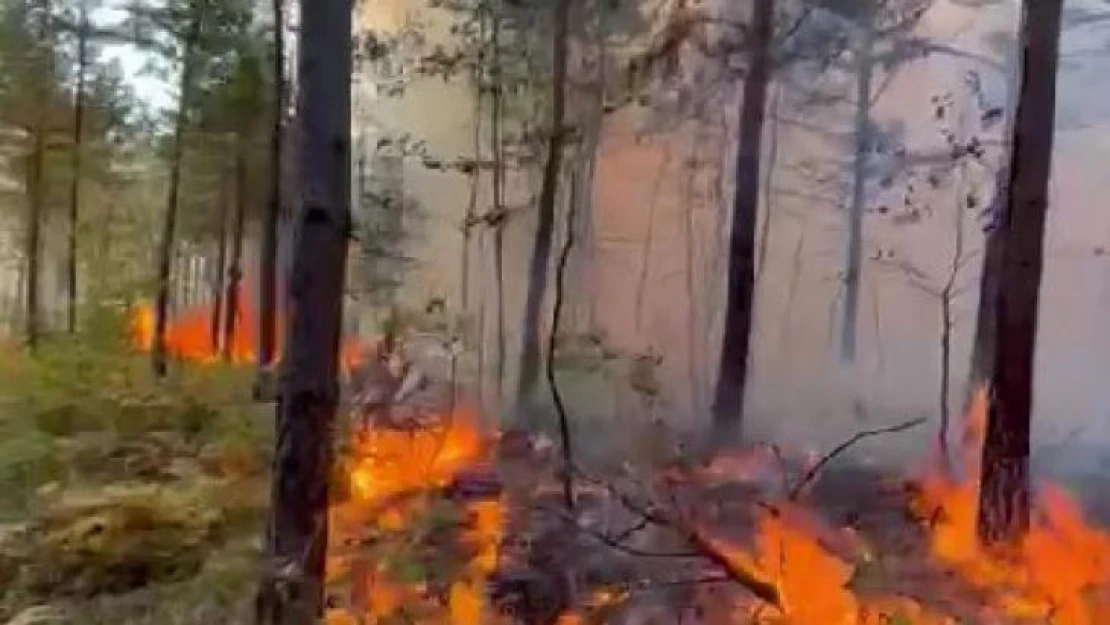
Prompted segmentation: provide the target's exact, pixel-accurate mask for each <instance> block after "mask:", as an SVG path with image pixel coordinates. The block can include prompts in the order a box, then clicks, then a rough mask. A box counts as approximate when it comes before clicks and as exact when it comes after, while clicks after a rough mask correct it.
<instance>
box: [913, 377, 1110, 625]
mask: <svg viewBox="0 0 1110 625" xmlns="http://www.w3.org/2000/svg"><path fill="white" fill-rule="evenodd" d="M986 418H987V397H986V393H985V392H984V391H979V392H978V393H977V394H976V396H975V398H974V401H973V403H972V406H971V409H970V411H969V413H968V415H967V417H966V425H965V428H966V431H965V438H964V450H965V453H966V454H967V459H966V462H967V464H968V465H969V466H970V467H971V468H972V470H970V471H968V475H967V476H966V477H965V478H964V479H962V480H956V479H952V478H948V477H945V476H944V475H943V474H933V475H929V476H926V477H925V478H924V479H923V480H922V481H921V483H920V493H919V494H918V495H917V497H916V498H915V499H914V500H913V501H911V506H912V507H913V509H914V510H915V512H917V514H918V517H919V518H922V519H926V520H927V521H928V523H927V527H928V530H929V537H930V545H931V548H932V553H933V555H934V557H935V558H936V559H937V560H938V561H940V562H942V563H944V564H946V565H947V566H949V567H951V568H952V569H953V570H954V571H955V572H956V573H957V574H958V575H959V576H960V577H961V578H962V579H963V580H964V581H965V582H967V583H969V584H970V585H973V586H975V587H977V588H980V589H982V590H985V591H988V592H989V593H990V594H992V595H993V596H992V601H991V605H989V606H988V607H987V611H988V612H989V613H995V614H998V615H1000V616H1002V617H1007V618H1024V619H1039V620H1041V621H1042V622H1046V619H1047V622H1050V623H1053V624H1057V625H1099V624H1101V623H1110V604H1107V602H1106V599H1105V597H1100V596H1099V595H1100V594H1105V592H1106V591H1107V590H1108V589H1110V588H1108V587H1110V535H1107V533H1106V532H1105V531H1103V530H1101V529H1097V528H1094V527H1091V526H1090V525H1089V524H1088V523H1087V521H1086V519H1085V518H1084V515H1083V513H1082V511H1081V510H1080V509H1079V507H1078V506H1077V505H1076V503H1075V502H1074V501H1073V500H1072V499H1071V497H1070V496H1069V495H1068V494H1067V493H1066V492H1065V491H1064V490H1063V489H1062V488H1060V487H1058V486H1056V485H1051V484H1049V485H1044V486H1042V488H1041V489H1040V492H1038V493H1037V496H1036V498H1035V514H1034V518H1033V523H1032V526H1031V527H1030V530H1029V533H1028V534H1027V535H1026V536H1025V537H1024V539H1023V540H1022V541H1021V543H1020V545H1018V546H1016V547H1009V548H992V549H985V548H983V547H982V546H981V545H980V544H979V542H978V541H977V539H976V531H975V530H976V527H975V518H976V512H977V503H978V495H979V488H978V475H979V471H978V468H979V458H978V450H979V449H980V448H981V447H982V443H983V433H984V431H985V430H984V426H985V424H986ZM1093 591H1102V592H1101V593H1096V592H1093Z"/></svg>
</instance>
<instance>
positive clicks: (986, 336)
mask: <svg viewBox="0 0 1110 625" xmlns="http://www.w3.org/2000/svg"><path fill="white" fill-rule="evenodd" d="M1000 177H1001V176H1000ZM1007 194H1008V191H1007V190H1006V184H1005V183H1004V182H1003V181H1002V180H999V182H998V184H997V186H996V191H995V198H996V199H995V202H993V203H992V206H991V213H992V214H993V215H1001V214H1002V213H1003V212H1005V210H1006V195H1007ZM1003 243H1004V241H1003V239H1002V236H1001V233H1000V232H999V226H998V225H997V224H993V225H992V226H991V229H990V230H988V231H987V234H986V238H985V242H984V246H983V267H982V269H981V272H980V274H979V307H978V309H977V310H976V312H975V335H974V338H973V339H972V348H971V368H970V371H969V372H968V380H967V389H966V396H965V397H964V405H965V408H966V406H967V405H968V404H969V403H970V400H971V398H972V396H974V394H975V390H976V389H979V388H982V387H983V386H985V385H986V384H987V381H988V380H989V379H990V374H991V365H992V363H993V361H994V341H995V332H996V330H995V322H996V320H997V312H996V304H997V302H998V281H999V275H998V274H999V270H1000V269H1001V267H1000V263H1001V262H1002V246H1003Z"/></svg>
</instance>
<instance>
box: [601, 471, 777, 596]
mask: <svg viewBox="0 0 1110 625" xmlns="http://www.w3.org/2000/svg"><path fill="white" fill-rule="evenodd" d="M579 475H582V474H581V473H579ZM584 477H587V479H592V478H588V476H584ZM592 481H594V482H595V483H599V484H601V485H602V486H604V487H605V488H606V490H607V491H608V492H609V494H610V495H611V496H612V497H613V498H614V499H616V500H617V501H618V502H619V503H620V504H621V505H622V506H624V507H625V508H626V509H628V510H629V511H630V512H633V513H635V514H637V515H639V516H640V518H641V519H642V520H644V521H646V522H647V523H650V524H653V525H658V526H660V527H665V528H667V529H669V530H671V531H672V532H674V533H675V534H678V536H679V537H681V538H682V539H683V540H684V541H685V542H686V543H687V544H688V545H689V546H690V547H691V548H692V549H693V551H694V553H693V554H692V555H697V556H700V557H702V558H704V559H706V560H708V561H710V562H711V563H713V564H714V565H716V566H717V568H719V569H721V571H722V572H723V573H724V574H725V575H726V576H727V578H728V580H730V581H732V582H734V583H736V584H737V585H739V586H742V587H743V588H744V589H745V590H747V591H748V592H750V593H752V594H753V595H755V596H756V597H757V598H758V599H760V600H761V601H764V602H765V603H768V604H770V605H772V606H774V607H775V608H777V609H779V610H783V608H784V606H783V599H782V594H781V593H780V592H779V588H778V586H776V585H775V584H774V583H772V582H769V581H767V580H764V579H761V577H760V576H759V574H758V572H757V571H756V568H757V567H756V566H755V565H754V563H745V562H741V561H739V560H737V559H736V558H732V557H729V555H728V554H727V553H726V552H725V550H724V549H722V548H721V547H720V546H719V545H718V544H717V542H716V541H715V540H713V539H712V538H710V537H708V536H707V535H705V534H704V533H702V532H701V531H700V530H699V529H697V528H696V527H694V526H693V525H691V524H689V523H687V522H686V521H685V520H683V519H681V518H679V517H678V516H677V515H675V514H669V513H668V512H666V511H664V510H662V509H661V507H659V506H657V505H654V504H643V503H640V502H638V501H636V500H635V499H633V498H632V497H630V496H629V495H628V494H626V493H624V492H621V491H620V489H618V488H616V487H615V486H613V485H611V484H606V483H604V482H601V481H600V480H596V479H592Z"/></svg>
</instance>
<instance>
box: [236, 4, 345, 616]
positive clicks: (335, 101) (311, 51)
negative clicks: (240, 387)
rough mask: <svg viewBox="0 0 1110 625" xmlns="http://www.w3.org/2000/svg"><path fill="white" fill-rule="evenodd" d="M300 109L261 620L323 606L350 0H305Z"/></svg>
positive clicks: (313, 612)
mask: <svg viewBox="0 0 1110 625" xmlns="http://www.w3.org/2000/svg"><path fill="white" fill-rule="evenodd" d="M300 7H301V19H300V26H301V40H300V42H301V45H300V59H299V63H298V65H299V67H298V75H299V81H300V82H299V87H300V98H299V103H298V108H299V111H298V117H299V118H300V120H301V123H302V124H304V145H303V149H302V152H301V159H302V160H301V175H302V176H303V181H302V184H301V185H300V186H301V193H302V206H301V210H300V213H299V215H298V220H299V224H298V226H299V227H298V238H297V244H296V248H295V250H294V257H293V275H292V279H291V282H290V292H289V301H290V310H289V313H290V316H289V322H288V326H287V335H286V341H285V347H284V353H283V355H282V368H283V375H282V376H281V380H280V382H279V386H278V398H277V409H276V413H277V448H276V451H275V457H274V467H273V481H272V484H273V487H272V493H271V503H270V515H271V516H270V523H269V527H268V528H267V536H266V551H267V556H268V558H267V562H268V570H267V572H266V576H265V579H264V580H263V582H262V586H261V589H260V594H259V601H258V607H259V615H258V616H259V621H260V622H261V623H263V624H265V625H315V624H316V623H317V622H319V619H320V618H321V616H322V613H323V590H324V588H323V586H324V579H323V578H324V559H325V558H324V557H325V552H326V547H327V543H328V540H327V539H328V523H327V516H328V515H327V503H328V481H329V475H330V471H331V460H332V450H331V442H332V441H331V433H332V428H333V420H334V417H335V410H336V405H337V402H338V380H337V377H338V373H339V367H338V360H339V358H338V357H339V341H340V333H341V328H342V316H343V291H344V279H345V273H346V265H347V247H348V240H349V235H350V227H351V215H350V202H351V197H350V168H351V162H350V140H351V136H350V133H351V35H350V34H351V0H314V1H313V2H301V3H300Z"/></svg>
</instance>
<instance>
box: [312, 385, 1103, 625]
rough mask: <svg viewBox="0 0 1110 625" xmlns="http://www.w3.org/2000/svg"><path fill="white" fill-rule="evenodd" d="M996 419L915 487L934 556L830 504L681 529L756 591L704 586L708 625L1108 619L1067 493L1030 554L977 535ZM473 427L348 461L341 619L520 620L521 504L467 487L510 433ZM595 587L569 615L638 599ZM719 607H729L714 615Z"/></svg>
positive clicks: (373, 443) (368, 431) (1040, 516)
mask: <svg viewBox="0 0 1110 625" xmlns="http://www.w3.org/2000/svg"><path fill="white" fill-rule="evenodd" d="M984 419H985V398H984V397H983V396H982V394H980V395H979V396H977V397H976V399H975V401H974V403H973V406H972V409H971V410H970V411H969V414H968V415H967V419H966V423H965V437H964V441H963V446H962V451H963V452H964V454H965V456H966V457H965V460H966V464H965V467H966V469H967V470H966V471H965V475H964V476H963V477H960V478H956V477H953V476H951V475H950V474H948V473H946V472H943V471H933V472H929V473H927V474H926V475H925V476H924V477H922V478H920V479H918V480H915V482H914V483H913V484H912V488H910V495H909V499H908V501H907V502H906V504H907V506H908V508H909V509H910V511H911V512H912V513H913V516H914V517H915V518H916V519H917V520H918V527H919V528H920V531H921V536H922V538H923V539H924V546H925V547H926V548H925V549H923V550H920V552H914V553H897V554H887V553H883V552H882V550H883V549H884V546H883V545H881V544H876V545H872V544H869V543H868V539H867V538H865V537H864V536H863V535H861V534H859V533H857V532H856V531H854V530H852V529H835V528H831V527H829V526H828V525H827V524H825V523H824V522H822V521H821V520H820V519H819V514H818V511H817V510H813V509H809V508H807V507H805V506H804V505H802V504H801V503H799V502H796V501H793V500H779V501H771V502H761V503H757V502H753V506H754V509H755V511H756V514H755V524H754V532H753V540H752V542H751V546H750V547H743V546H741V545H740V544H739V543H734V542H732V541H729V540H724V539H720V538H717V537H715V536H714V533H713V531H711V529H710V528H709V527H708V526H706V527H702V526H700V525H697V526H691V527H690V528H683V527H681V526H679V525H675V526H673V527H671V528H670V529H671V530H673V533H674V534H676V535H677V536H680V537H682V538H684V539H685V540H686V541H687V542H688V543H689V544H690V545H691V546H693V547H694V548H695V551H697V552H699V553H701V554H702V555H703V556H705V559H706V561H707V562H709V563H712V564H714V565H715V566H716V567H717V568H719V569H720V570H722V571H724V572H725V573H726V575H725V577H724V578H723V579H726V580H729V581H733V582H737V583H738V587H743V588H745V589H746V590H748V591H751V592H750V593H746V594H745V595H744V596H743V597H741V598H734V599H731V600H728V601H727V602H726V603H727V604H728V605H729V606H731V607H725V608H723V611H721V608H720V602H719V600H715V599H714V598H713V597H711V596H710V595H708V594H705V593H704V592H702V591H700V590H696V591H695V596H697V597H700V599H697V601H699V602H701V603H704V604H705V607H706V609H705V610H704V615H705V620H704V621H701V622H704V623H707V624H716V623H722V624H727V623H760V624H768V625H769V624H771V623H789V624H790V625H836V624H843V625H853V624H856V625H880V624H890V623H897V624H900V625H941V624H945V625H954V624H956V623H959V622H966V619H967V618H968V615H969V614H972V615H973V616H972V617H971V618H973V619H974V620H973V621H971V622H975V623H1011V622H1027V621H1030V620H1032V621H1035V622H1047V623H1053V624H1055V625H1097V624H1098V623H1104V622H1110V593H1108V592H1107V590H1110V536H1108V535H1107V534H1106V533H1104V532H1103V531H1101V530H1098V529H1095V528H1092V527H1090V526H1088V525H1087V523H1086V521H1085V520H1084V518H1083V515H1082V513H1081V512H1080V511H1079V509H1078V508H1077V506H1076V505H1075V503H1074V502H1072V501H1071V500H1070V499H1069V498H1068V497H1067V496H1066V495H1065V494H1064V492H1063V491H1062V490H1061V489H1059V488H1056V487H1046V488H1043V489H1042V490H1041V492H1040V495H1039V498H1038V499H1037V504H1038V506H1037V515H1036V519H1035V522H1034V525H1033V527H1032V529H1031V531H1030V532H1029V534H1028V535H1027V537H1026V538H1025V539H1024V541H1023V542H1022V543H1021V545H1019V546H1016V547H1013V548H1009V549H999V550H993V549H991V550H988V549H986V548H983V547H981V546H980V545H979V543H978V542H977V540H976V533H975V512H976V494H977V493H976V481H977V471H976V470H975V468H976V465H977V463H978V450H979V446H980V444H981V440H982V432H983V422H984ZM475 423H476V420H475V419H473V418H470V417H468V416H466V415H446V416H442V417H438V418H436V419H434V420H432V421H425V422H423V423H421V424H419V425H415V426H414V427H410V428H403V429H402V428H395V427H385V426H374V427H370V428H364V429H362V428H360V429H358V430H357V431H356V432H355V433H354V435H353V436H352V439H351V441H350V443H349V449H348V451H347V452H346V454H345V455H344V459H343V461H342V462H341V474H342V481H343V490H344V491H345V492H346V496H345V497H342V498H339V499H340V500H338V501H336V502H334V503H333V505H332V508H331V523H332V538H331V546H330V548H329V554H330V555H329V560H328V579H329V584H330V587H331V588H333V589H339V590H338V592H339V593H340V595H341V596H342V597H343V598H342V599H341V600H338V601H333V603H332V606H333V609H332V610H331V612H330V613H329V621H328V622H329V623H332V624H335V625H338V624H342V623H362V622H369V623H379V622H389V621H388V620H387V619H388V618H389V617H391V616H396V615H397V614H401V613H404V614H406V615H407V616H408V617H409V619H410V620H409V622H417V623H429V624H431V623H450V624H452V625H484V624H492V623H502V622H510V621H507V620H503V619H504V618H505V617H503V616H501V615H499V614H498V613H497V610H496V608H495V607H493V606H492V605H490V603H489V599H488V598H487V594H488V593H487V586H488V583H487V582H488V580H489V578H490V576H491V575H492V574H494V573H495V572H496V571H498V568H499V566H502V565H503V564H504V563H503V562H500V553H499V551H500V548H499V544H500V542H501V540H502V534H503V533H504V532H505V531H506V528H505V525H504V519H505V515H506V513H507V506H509V505H511V504H510V502H509V501H508V500H507V499H506V496H505V495H503V494H502V493H501V491H500V487H499V486H494V487H493V488H486V489H483V488H482V487H481V486H479V487H478V488H477V489H475V488H473V487H471V488H469V493H468V492H467V491H468V488H467V483H468V482H475V481H476V483H479V484H481V480H482V479H483V477H482V476H487V477H488V476H490V475H492V470H491V469H490V467H491V463H492V461H493V457H492V454H493V452H492V448H493V446H492V443H493V442H494V441H495V440H497V438H498V436H497V434H496V433H494V434H493V435H490V436H485V435H483V434H482V432H481V430H480V429H479V428H478V427H477V426H476V425H475ZM490 479H491V480H492V481H494V482H495V481H496V478H490ZM656 522H657V521H656ZM906 529H907V530H908V531H911V532H912V531H913V528H912V526H907V528H906ZM445 544H447V545H449V547H447V548H445V547H444V545H445ZM877 558H878V559H883V558H894V559H899V558H904V559H906V561H911V560H921V559H922V558H924V561H923V562H918V564H921V565H923V567H924V568H926V569H929V570H932V571H934V572H935V573H936V574H939V575H940V576H941V577H944V578H946V579H953V578H954V579H955V580H956V582H957V583H958V585H959V586H960V587H961V588H963V589H964V590H965V591H966V592H965V594H969V596H973V597H974V599H971V600H965V602H968V603H969V604H968V605H961V606H960V608H959V609H953V608H952V607H951V604H950V602H948V601H946V600H945V598H944V597H938V598H935V599H936V600H935V601H934V598H929V597H928V595H929V591H928V590H922V591H921V592H920V595H919V594H918V593H917V592H913V593H910V592H908V591H899V590H886V591H873V590H872V591H868V590H861V589H860V588H858V587H857V586H858V584H857V577H858V575H859V574H860V571H861V570H862V569H863V568H865V567H868V566H871V565H873V564H874V562H875V560H876V559H877ZM890 574H891V575H896V573H895V572H893V569H892V570H891V572H890ZM899 588H904V585H903V586H901V587H899ZM591 592H592V595H591V596H590V597H589V598H588V600H587V601H585V602H583V603H582V604H579V605H580V606H581V610H582V611H581V612H576V611H574V610H569V611H564V612H563V613H562V615H561V616H560V617H559V620H558V621H557V622H558V623H561V624H564V625H566V624H574V623H592V622H598V623H601V622H605V621H596V620H590V618H589V617H587V616H584V614H585V613H586V612H587V611H588V610H589V609H590V606H591V605H593V604H599V605H600V604H608V605H619V604H620V603H621V602H623V601H624V600H625V595H624V594H623V593H622V592H621V591H620V590H613V589H612V588H608V587H598V588H593V589H592V591H591ZM938 592H939V591H938ZM911 594H912V595H913V596H911ZM941 594H943V593H941ZM961 596H962V595H961ZM715 601H716V603H715V605H717V606H718V608H717V609H716V610H714V609H712V608H710V605H711V604H714V602H715ZM336 605H338V606H339V607H336ZM713 615H716V616H713ZM961 618H962V619H965V620H963V621H961V620H960V619H961Z"/></svg>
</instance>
